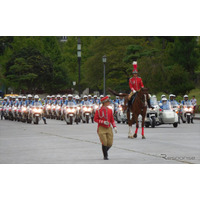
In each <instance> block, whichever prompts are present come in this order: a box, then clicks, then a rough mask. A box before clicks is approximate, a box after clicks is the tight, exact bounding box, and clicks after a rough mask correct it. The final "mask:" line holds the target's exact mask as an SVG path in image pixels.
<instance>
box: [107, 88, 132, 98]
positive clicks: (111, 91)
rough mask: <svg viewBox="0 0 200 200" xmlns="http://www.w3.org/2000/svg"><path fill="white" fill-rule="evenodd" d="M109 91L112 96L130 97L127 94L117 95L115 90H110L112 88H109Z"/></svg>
mask: <svg viewBox="0 0 200 200" xmlns="http://www.w3.org/2000/svg"><path fill="white" fill-rule="evenodd" d="M108 91H109V92H110V93H111V94H114V95H116V96H120V97H126V96H128V95H129V94H126V93H120V94H119V93H117V92H115V91H114V90H112V89H110V88H108Z"/></svg>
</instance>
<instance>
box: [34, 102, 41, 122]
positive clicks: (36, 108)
mask: <svg viewBox="0 0 200 200" xmlns="http://www.w3.org/2000/svg"><path fill="white" fill-rule="evenodd" d="M42 114H43V106H41V105H40V103H35V104H34V105H33V106H32V117H31V118H32V120H33V123H34V124H39V121H40V120H41V119H42Z"/></svg>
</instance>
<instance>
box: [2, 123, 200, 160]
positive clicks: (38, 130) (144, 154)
mask: <svg viewBox="0 0 200 200" xmlns="http://www.w3.org/2000/svg"><path fill="white" fill-rule="evenodd" d="M47 123H48V124H47V125H44V124H43V122H42V121H40V124H39V125H34V124H31V125H30V124H24V123H21V122H12V121H5V120H0V163H9V164H16V163H20V164H24V163H34V164H40V163H47V164H53V163H56V164H60V163H63V164H68V163H71V164H73V163H77V164H82V163H83V164H97V163H98V164H101V163H103V164H105V163H108V164H111V163H118V164H131V163H132V164H136V163H139V164H143V163H144V164H145V163H147V164H158V163H163V164H168V163H169V164H171V163H175V164H179V163H180V164H181V163H198V164H199V163H200V131H199V130H200V120H194V124H180V125H179V127H178V128H173V126H172V125H162V126H159V127H156V128H145V136H146V138H147V139H146V140H142V139H141V135H140V134H138V138H137V139H128V138H127V136H128V126H127V125H124V124H118V125H117V127H118V133H117V134H115V135H114V144H113V147H112V148H111V149H110V151H109V158H110V160H108V161H104V160H103V159H102V157H103V156H102V151H101V144H100V142H99V139H98V136H97V134H96V127H97V124H96V123H95V124H92V123H90V124H82V123H80V124H79V125H75V124H74V125H66V123H65V122H64V121H56V120H47ZM140 132H141V129H139V133H140Z"/></svg>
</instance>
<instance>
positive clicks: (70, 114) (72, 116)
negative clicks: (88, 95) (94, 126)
mask: <svg viewBox="0 0 200 200" xmlns="http://www.w3.org/2000/svg"><path fill="white" fill-rule="evenodd" d="M76 112H77V111H76V105H75V104H74V103H73V102H68V105H67V106H66V107H65V111H64V114H65V121H66V123H67V124H71V125H72V124H73V122H74V121H76V123H77V124H78V120H76Z"/></svg>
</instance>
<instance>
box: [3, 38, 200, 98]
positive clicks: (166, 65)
mask: <svg viewBox="0 0 200 200" xmlns="http://www.w3.org/2000/svg"><path fill="white" fill-rule="evenodd" d="M77 39H78V37H76V36H71V37H68V40H67V42H65V43H61V42H60V41H59V37H47V36H44V37H0V85H1V84H4V85H6V87H7V88H8V87H12V88H13V89H14V90H15V91H16V92H20V91H24V92H37V91H43V92H49V93H56V92H57V93H59V92H62V91H65V90H66V89H71V88H72V87H73V85H72V82H73V81H76V83H77V84H76V86H75V89H76V90H77V89H78V80H79V72H78V71H79V66H78V59H77ZM80 39H81V44H82V49H81V51H82V56H81V82H80V85H81V90H82V91H83V90H84V89H85V88H89V89H90V92H93V91H94V90H99V91H100V92H102V91H103V66H104V65H103V62H102V57H103V55H106V56H107V62H106V64H105V66H106V87H111V88H113V89H114V90H117V91H119V92H129V86H128V80H129V78H131V77H132V73H131V72H132V69H133V66H132V62H133V61H134V60H137V61H138V70H139V76H141V77H142V79H143V82H144V85H145V87H148V88H149V89H150V91H151V92H152V93H157V92H160V91H163V92H166V93H175V94H177V95H178V94H184V93H187V92H189V91H190V90H191V89H192V88H194V87H195V84H197V83H198V77H199V74H200V73H199V71H200V59H199V58H200V49H199V45H200V44H199V41H198V40H197V37H175V36H161V37H150V36H146V37H145V36H144V37H123V36H121V37H120V36H117V37H106V36H103V37H99V36H97V37H95V36H93V37H83V36H82V37H80Z"/></svg>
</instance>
